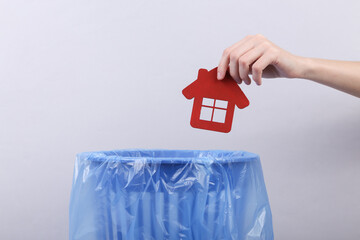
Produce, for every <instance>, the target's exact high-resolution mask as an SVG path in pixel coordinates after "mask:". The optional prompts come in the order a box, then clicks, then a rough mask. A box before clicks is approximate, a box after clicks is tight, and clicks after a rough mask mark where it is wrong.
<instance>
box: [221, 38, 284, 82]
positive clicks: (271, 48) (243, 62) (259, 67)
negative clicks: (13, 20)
mask: <svg viewBox="0 0 360 240" xmlns="http://www.w3.org/2000/svg"><path fill="white" fill-rule="evenodd" d="M278 52H279V48H278V47H277V46H275V45H274V44H273V43H271V42H270V41H269V40H267V39H266V38H265V37H264V36H262V35H259V34H258V35H255V36H247V37H246V38H244V39H242V40H241V41H239V42H238V43H236V44H234V45H232V46H231V47H229V48H227V49H225V51H224V53H223V55H222V57H221V59H220V63H219V66H218V79H219V80H222V79H224V77H225V74H226V71H227V70H228V71H229V73H230V75H231V77H232V78H233V79H234V80H235V81H236V82H237V83H241V82H245V83H246V84H248V85H249V84H250V83H251V79H250V77H249V74H252V75H253V77H252V78H253V80H254V81H255V82H256V84H257V85H261V83H262V82H261V77H262V75H263V71H264V69H265V68H266V67H267V66H268V65H271V64H274V63H275V58H276V55H278V54H277V53H278ZM267 72H268V69H265V73H267ZM278 72H279V71H278ZM271 74H272V76H273V77H277V75H278V74H275V73H274V72H272V73H271Z"/></svg>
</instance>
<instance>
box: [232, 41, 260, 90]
mask: <svg viewBox="0 0 360 240" xmlns="http://www.w3.org/2000/svg"><path fill="white" fill-rule="evenodd" d="M264 52H265V48H264V47H263V46H262V45H260V46H258V47H256V48H253V49H251V50H250V51H248V52H246V53H245V54H244V55H242V56H241V57H240V58H239V61H238V65H239V75H240V78H241V79H242V80H243V81H244V82H245V83H246V84H247V85H249V84H250V83H251V79H250V78H249V74H250V68H251V67H250V66H251V65H253V64H254V62H255V61H256V60H257V59H259V58H260V57H261V56H262V55H263V54H264ZM256 84H258V85H260V83H259V82H256Z"/></svg>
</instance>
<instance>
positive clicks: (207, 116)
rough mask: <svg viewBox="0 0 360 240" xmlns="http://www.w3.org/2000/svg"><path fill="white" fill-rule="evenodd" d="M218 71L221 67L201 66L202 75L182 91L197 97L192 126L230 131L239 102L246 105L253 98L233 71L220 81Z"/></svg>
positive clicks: (192, 115) (190, 97)
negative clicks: (240, 85)
mask: <svg viewBox="0 0 360 240" xmlns="http://www.w3.org/2000/svg"><path fill="white" fill-rule="evenodd" d="M216 74H217V68H214V69H213V70H211V71H207V70H206V69H200V70H199V73H198V78H197V79H196V80H195V81H194V82H192V83H191V84H190V85H189V86H187V87H186V88H185V89H184V90H183V91H182V93H183V94H184V96H185V97H186V98H187V99H192V98H195V100H194V105H193V110H192V114H191V121H190V124H191V126H192V127H194V128H201V129H206V130H212V131H218V132H224V133H228V132H230V130H231V124H232V120H233V116H234V109H235V105H236V106H237V107H238V108H241V109H242V108H245V107H247V106H248V105H249V100H248V99H247V98H246V96H245V94H244V93H243V92H242V91H241V89H240V87H239V86H238V85H237V83H236V82H235V81H234V79H232V78H231V77H230V75H228V74H227V75H226V77H225V79H224V80H221V81H220V80H217V77H216Z"/></svg>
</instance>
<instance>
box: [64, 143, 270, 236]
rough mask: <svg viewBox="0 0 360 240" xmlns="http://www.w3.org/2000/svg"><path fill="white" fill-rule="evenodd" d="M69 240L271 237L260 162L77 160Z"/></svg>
mask: <svg viewBox="0 0 360 240" xmlns="http://www.w3.org/2000/svg"><path fill="white" fill-rule="evenodd" d="M69 235H70V239H71V240H95V239H96V240H107V239H122V240H125V239H126V240H142V239H144V240H162V239H171V240H173V239H174V240H175V239H192V240H205V239H206V240H216V239H219V240H224V239H225V240H228V239H241V240H243V239H252V240H255V239H273V229H272V216H271V210H270V205H269V201H268V197H267V193H266V188H265V183H264V179H263V174H262V169H261V164H260V159H259V156H258V155H256V154H253V153H249V152H244V151H222V150H209V151H201V150H195V151H192V150H138V149H137V150H132V149H131V150H117V151H102V152H88V153H81V154H78V155H77V158H76V162H75V169H74V178H73V185H72V191H71V199H70V232H69Z"/></svg>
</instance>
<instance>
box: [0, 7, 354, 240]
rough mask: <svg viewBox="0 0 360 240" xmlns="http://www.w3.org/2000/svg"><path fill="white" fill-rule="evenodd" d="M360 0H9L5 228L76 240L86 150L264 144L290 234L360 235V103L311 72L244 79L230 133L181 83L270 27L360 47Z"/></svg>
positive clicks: (269, 180) (326, 50) (278, 39)
mask: <svg viewBox="0 0 360 240" xmlns="http://www.w3.org/2000/svg"><path fill="white" fill-rule="evenodd" d="M359 12H360V2H359V1H357V0H353V1H343V0H341V1H339V0H335V1H328V0H326V1H325V0H321V1H312V0H303V1H297V2H296V3H295V2H294V1H288V0H286V1H285V0H284V1H280V0H272V1H252V0H251V1H250V0H249V1H209V0H208V1H190V0H181V1H159V0H153V1H93V0H89V1H67V0H62V1H60V0H59V1H29V0H27V1H14V0H11V1H10V0H9V1H4V0H0V116H1V117H0V150H1V167H0V189H1V198H0V239H37V240H38V239H54V240H55V239H66V238H67V237H68V205H69V197H70V189H71V181H72V174H73V165H74V160H75V154H76V153H78V152H83V151H96V150H112V149H121V148H165V149H234V150H247V151H251V152H255V153H258V154H260V157H261V160H262V165H263V170H264V175H265V180H266V184H267V189H268V193H269V198H270V202H271V207H272V211H273V220H274V230H275V237H276V239H292V240H296V239H328V240H329V239H359V238H360V228H359V226H358V225H359V222H360V203H359V198H360V188H359V185H360V177H359V170H360V146H359V145H360V101H359V99H358V98H355V97H352V96H350V95H346V94H344V93H341V92H338V91H336V90H333V89H330V88H327V87H324V86H321V85H318V84H316V83H313V82H311V81H306V80H298V79H291V80H287V79H269V80H265V81H264V84H263V86H261V87H258V86H255V85H251V86H245V85H242V86H241V87H242V89H243V90H244V92H245V93H246V94H247V96H248V98H249V99H250V102H251V103H250V106H249V107H248V108H246V109H244V110H236V112H235V117H234V123H233V129H232V131H231V132H230V133H229V134H222V133H216V132H209V131H203V130H197V129H193V128H191V127H190V125H189V119H190V112H191V108H192V102H191V101H188V100H186V99H185V98H184V97H183V96H182V94H181V90H182V89H183V88H184V87H186V86H187V85H188V84H189V83H191V82H192V81H193V80H195V78H196V76H197V70H198V69H199V68H207V69H211V68H213V67H215V66H216V65H217V64H218V61H219V58H220V56H221V53H222V51H223V49H224V48H226V47H228V46H229V45H231V44H233V43H235V42H237V41H238V40H240V39H241V38H243V37H244V36H246V35H248V34H256V33H262V34H263V35H265V36H266V37H268V38H269V39H270V40H272V41H273V42H274V43H276V44H278V45H279V46H281V47H283V48H285V49H287V50H289V51H290V52H293V53H295V54H298V55H303V56H311V57H320V58H330V59H342V60H359V59H360V57H359V56H360V44H359V43H360V31H359V22H360V19H359V18H360V17H359Z"/></svg>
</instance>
